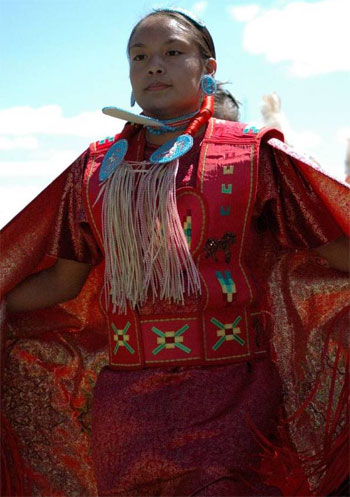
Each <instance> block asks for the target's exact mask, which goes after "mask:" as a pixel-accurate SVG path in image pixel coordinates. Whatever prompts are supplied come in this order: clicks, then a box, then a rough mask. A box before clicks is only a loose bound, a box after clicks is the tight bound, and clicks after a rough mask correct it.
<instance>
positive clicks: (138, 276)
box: [102, 161, 200, 312]
mask: <svg viewBox="0 0 350 497" xmlns="http://www.w3.org/2000/svg"><path fill="white" fill-rule="evenodd" d="M177 169H178V161H173V162H171V163H168V164H150V163H148V162H124V163H122V164H121V165H120V166H118V167H117V168H116V170H115V172H114V173H113V174H112V175H111V176H110V178H108V180H107V181H106V183H105V188H104V196H103V205H102V222H103V236H104V240H103V241H104V250H105V263H106V269H105V296H106V306H108V305H109V303H110V301H111V303H112V304H113V312H116V310H117V308H118V310H119V312H126V306H127V304H130V305H131V307H132V308H133V309H135V308H136V307H139V306H142V305H143V304H144V303H145V301H146V299H147V298H149V297H151V298H152V299H153V301H155V299H156V298H159V299H162V300H163V299H164V300H170V301H171V302H176V303H183V301H184V294H185V293H187V294H191V293H192V294H193V293H194V294H199V293H200V278H199V273H198V270H197V267H196V265H195V263H194V261H193V259H192V256H191V254H190V251H189V248H188V244H187V241H186V237H185V234H184V230H183V226H182V223H181V220H180V218H179V214H178V211H177V206H176V187H175V179H176V173H177Z"/></svg>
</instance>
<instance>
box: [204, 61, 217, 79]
mask: <svg viewBox="0 0 350 497" xmlns="http://www.w3.org/2000/svg"><path fill="white" fill-rule="evenodd" d="M216 69H217V63H216V60H215V59H213V57H210V59H208V60H206V62H205V72H206V74H210V75H211V76H214V75H215V73H216Z"/></svg>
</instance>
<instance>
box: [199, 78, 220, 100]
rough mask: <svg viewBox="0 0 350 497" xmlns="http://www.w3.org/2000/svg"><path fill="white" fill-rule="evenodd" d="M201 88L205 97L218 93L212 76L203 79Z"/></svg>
mask: <svg viewBox="0 0 350 497" xmlns="http://www.w3.org/2000/svg"><path fill="white" fill-rule="evenodd" d="M201 88H202V90H203V93H204V94H205V95H208V96H211V95H215V93H216V81H215V79H214V78H213V76H211V75H210V74H204V75H203V76H202V79H201Z"/></svg>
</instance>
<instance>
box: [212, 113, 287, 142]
mask: <svg viewBox="0 0 350 497" xmlns="http://www.w3.org/2000/svg"><path fill="white" fill-rule="evenodd" d="M211 125H212V137H213V138H214V139H215V138H221V139H227V140H229V139H232V140H239V141H243V142H244V141H246V142H248V141H260V140H261V139H270V138H278V139H279V140H282V141H283V135H282V133H281V132H280V131H278V130H277V129H274V128H269V127H266V126H262V127H259V126H258V125H256V124H255V123H243V122H236V121H224V120H223V119H216V118H213V119H211Z"/></svg>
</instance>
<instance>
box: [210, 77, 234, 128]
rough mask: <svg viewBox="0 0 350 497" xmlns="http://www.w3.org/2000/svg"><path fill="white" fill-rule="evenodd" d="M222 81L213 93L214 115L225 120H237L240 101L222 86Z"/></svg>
mask: <svg viewBox="0 0 350 497" xmlns="http://www.w3.org/2000/svg"><path fill="white" fill-rule="evenodd" d="M222 84H223V83H218V88H217V90H216V93H215V101H214V102H215V103H214V117H217V118H218V119H224V120H225V121H239V117H240V116H239V106H240V102H238V100H236V99H235V97H234V96H233V95H232V94H231V93H230V92H229V91H228V90H226V89H224V88H222Z"/></svg>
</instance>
